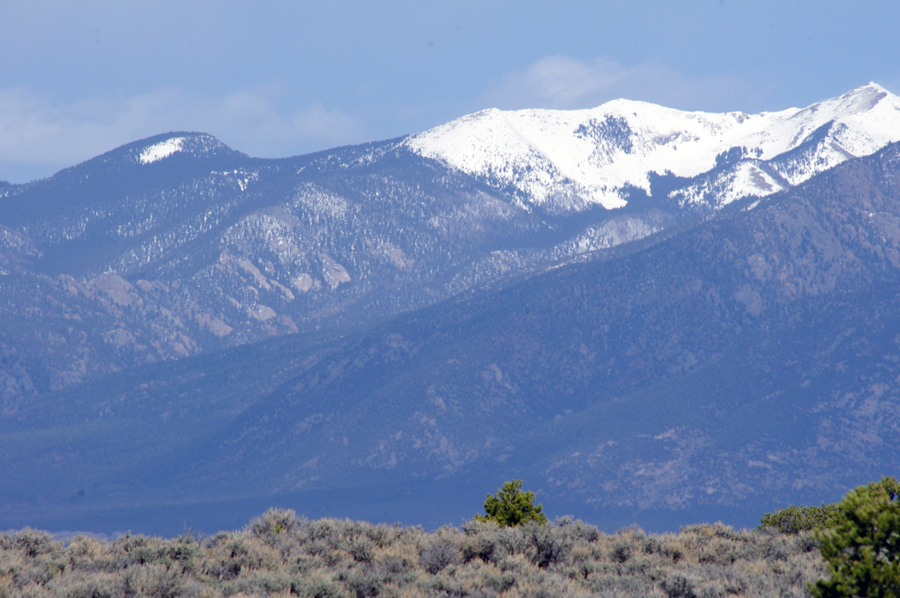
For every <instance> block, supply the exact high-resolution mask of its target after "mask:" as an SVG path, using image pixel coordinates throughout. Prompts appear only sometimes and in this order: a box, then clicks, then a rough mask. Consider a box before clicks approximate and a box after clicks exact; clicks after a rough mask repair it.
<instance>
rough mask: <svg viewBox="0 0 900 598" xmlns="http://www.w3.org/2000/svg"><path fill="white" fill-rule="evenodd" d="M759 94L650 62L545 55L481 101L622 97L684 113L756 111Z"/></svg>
mask: <svg viewBox="0 0 900 598" xmlns="http://www.w3.org/2000/svg"><path fill="white" fill-rule="evenodd" d="M761 97H762V94H761V93H760V92H759V91H756V90H755V89H754V87H753V86H752V85H751V84H750V83H749V82H746V81H743V80H741V79H739V78H737V77H732V76H727V75H726V76H708V77H691V76H687V75H684V74H681V73H679V72H677V71H675V70H673V69H670V68H666V67H662V66H657V65H653V64H641V65H637V66H625V65H622V64H620V63H618V62H615V61H613V60H608V59H605V58H597V59H595V60H580V59H577V58H572V57H569V56H559V55H556V56H548V57H546V58H542V59H541V60H539V61H537V62H535V63H534V64H532V65H531V66H529V67H528V68H527V69H526V70H524V71H522V72H517V73H511V74H508V75H506V76H505V77H503V78H502V79H501V80H500V81H499V82H498V83H497V84H496V85H495V86H494V87H493V88H492V89H491V90H490V91H489V92H488V93H487V94H485V96H484V97H483V98H482V99H481V100H480V102H481V103H484V104H486V105H490V106H495V107H498V108H506V109H518V108H559V109H568V108H589V107H594V106H598V105H600V104H602V103H604V102H606V101H609V100H613V99H617V98H627V99H632V100H644V101H649V102H654V103H658V104H662V105H665V106H669V107H672V108H680V109H684V110H716V111H725V110H746V111H751V110H754V109H755V104H756V103H757V102H758V101H759V100H760V99H761Z"/></svg>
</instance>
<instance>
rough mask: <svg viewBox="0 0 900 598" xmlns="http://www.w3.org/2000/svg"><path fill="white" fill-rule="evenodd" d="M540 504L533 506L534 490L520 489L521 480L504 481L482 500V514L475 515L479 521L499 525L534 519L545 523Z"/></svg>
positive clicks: (508, 525) (510, 524)
mask: <svg viewBox="0 0 900 598" xmlns="http://www.w3.org/2000/svg"><path fill="white" fill-rule="evenodd" d="M542 510H543V506H542V505H540V504H539V505H537V506H535V504H534V492H523V491H522V480H513V481H512V482H506V483H505V484H503V487H502V488H501V489H500V490H498V491H497V494H495V495H493V496H492V495H490V494H488V495H487V499H486V500H485V501H484V511H485V514H484V515H475V519H477V520H479V521H493V522H495V523H496V524H497V525H499V526H500V527H512V526H516V525H520V524H522V523H525V522H526V521H536V522H537V523H540V524H544V523H547V516H546V515H544V514H543V513H542V512H541V511H542Z"/></svg>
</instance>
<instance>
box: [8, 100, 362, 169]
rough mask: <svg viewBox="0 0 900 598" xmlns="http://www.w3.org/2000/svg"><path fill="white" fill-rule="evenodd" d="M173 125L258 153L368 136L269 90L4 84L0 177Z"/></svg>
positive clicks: (62, 163)
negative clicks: (73, 92) (53, 92)
mask: <svg viewBox="0 0 900 598" xmlns="http://www.w3.org/2000/svg"><path fill="white" fill-rule="evenodd" d="M175 130H189V131H203V132H206V133H210V134H212V135H215V136H216V137H218V138H219V139H221V140H222V141H223V142H224V143H226V144H228V145H230V146H231V147H233V148H234V149H237V150H240V151H243V152H246V153H248V154H251V155H255V156H262V157H280V156H288V155H292V154H298V153H304V152H307V151H312V150H316V149H322V148H327V147H333V146H337V145H342V144H345V143H355V142H360V141H365V140H367V139H368V138H367V136H366V130H365V127H364V126H363V123H362V122H361V120H360V119H358V118H356V117H354V116H352V115H350V114H347V113H346V112H344V111H342V110H340V109H339V108H329V107H326V106H324V105H322V104H313V105H310V106H304V107H301V108H297V109H284V108H283V107H282V106H281V104H280V103H279V94H278V92H277V90H274V89H262V90H242V91H236V92H233V93H231V94H228V95H226V96H223V97H212V96H202V95H198V94H191V93H186V92H184V91H182V90H179V89H158V90H154V91H152V92H149V93H145V94H139V95H133V96H127V97H94V98H87V99H81V100H77V101H72V102H67V103H66V102H54V101H52V100H51V99H49V98H47V97H43V96H40V95H38V94H36V93H34V92H32V91H30V90H28V89H24V88H15V89H6V90H0V180H12V181H14V182H24V181H25V180H27V179H29V178H33V177H35V176H47V175H49V174H52V173H53V172H55V171H56V170H58V169H60V168H64V167H66V166H70V165H73V164H76V163H78V162H81V161H83V160H86V159H88V158H91V157H93V156H96V155H98V154H101V153H103V152H105V151H108V150H110V149H113V148H114V147H117V146H119V145H122V144H125V143H128V142H130V141H134V140H136V139H140V138H142V137H148V136H150V135H155V134H157V133H165V132H168V131H175Z"/></svg>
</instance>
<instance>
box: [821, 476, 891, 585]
mask: <svg viewBox="0 0 900 598" xmlns="http://www.w3.org/2000/svg"><path fill="white" fill-rule="evenodd" d="M898 491H900V485H898V482H897V480H895V479H894V478H888V477H886V478H882V479H881V480H880V481H879V482H873V483H872V484H869V485H868V486H860V487H859V488H857V489H856V490H851V491H850V492H848V493H847V496H845V497H844V500H842V501H841V502H840V503H839V504H838V505H837V512H836V513H835V515H834V517H833V519H832V520H831V523H830V525H829V526H828V527H827V528H826V529H824V530H823V531H821V532H820V533H819V541H820V542H821V549H820V550H821V552H822V556H823V557H824V558H825V561H826V562H827V563H828V570H829V572H830V573H831V579H827V580H821V581H819V582H817V583H816V584H815V585H811V586H810V589H811V590H812V593H813V595H814V596H818V597H820V598H839V597H844V596H868V597H871V598H879V597H888V596H900V501H898Z"/></svg>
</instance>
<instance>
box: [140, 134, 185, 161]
mask: <svg viewBox="0 0 900 598" xmlns="http://www.w3.org/2000/svg"><path fill="white" fill-rule="evenodd" d="M184 139H185V138H184V137H172V138H170V139H166V140H165V141H160V142H159V143H155V144H153V145H151V146H149V147H146V148H144V151H142V152H141V155H140V156H138V161H139V162H140V163H141V164H152V163H153V162H158V161H159V160H162V159H163V158H168V157H169V156H171V155H172V154H174V153H175V152H180V151H182V149H183V147H184Z"/></svg>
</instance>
